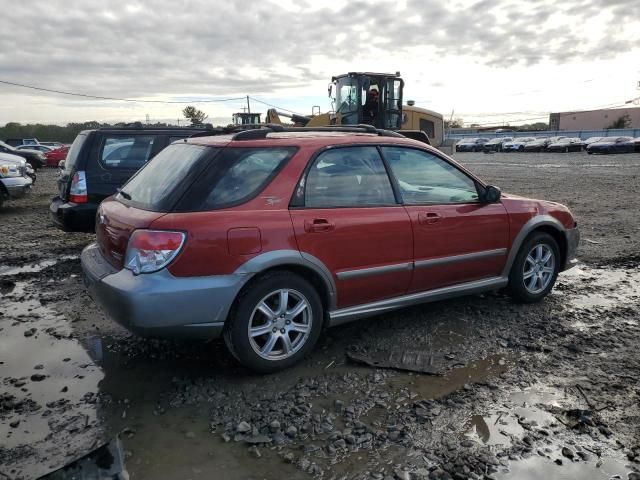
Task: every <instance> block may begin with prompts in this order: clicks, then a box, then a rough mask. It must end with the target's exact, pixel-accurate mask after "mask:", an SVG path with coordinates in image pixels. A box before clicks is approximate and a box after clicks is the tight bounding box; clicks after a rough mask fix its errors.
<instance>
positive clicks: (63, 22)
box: [0, 0, 640, 98]
mask: <svg viewBox="0 0 640 480" xmlns="http://www.w3.org/2000/svg"><path fill="white" fill-rule="evenodd" d="M636 2H637V0H608V1H607V2H606V3H605V2H602V1H601V0H573V1H570V0H561V1H552V0H529V1H522V0H521V1H517V0H479V1H475V0H456V1H454V2H448V3H445V2H441V1H440V0H404V1H402V0H401V1H396V0H381V1H364V0H350V1H349V2H340V3H330V2H327V3H325V2H322V3H317V2H311V1H310V0H307V2H306V3H305V2H304V1H303V0H301V1H300V3H298V2H296V3H291V4H290V5H281V2H280V1H276V0H272V1H260V2H240V1H237V2H229V1H222V0H220V1H212V0H171V1H169V0H154V1H153V2H152V1H150V0H149V1H145V2H143V1H136V0H110V1H109V2H98V1H88V0H47V1H45V0H42V1H38V2H36V5H34V3H33V2H12V8H10V9H9V8H6V9H4V11H3V28H2V29H0V45H1V46H2V48H0V65H1V68H0V72H1V73H0V79H5V80H9V81H15V82H20V83H27V84H34V85H37V86H42V87H46V88H53V89H58V90H68V91H75V92H81V93H86V94H93V95H103V96H112V97H129V98H138V97H162V98H171V97H172V96H177V95H181V96H189V95H192V96H203V95H228V96H237V95H245V94H254V95H257V94H264V95H270V94H274V93H278V92H280V93H282V92H285V91H288V90H291V89H302V88H304V87H305V86H307V87H308V86H309V85H310V84H313V83H319V82H327V81H328V80H329V78H330V76H331V75H333V74H339V73H343V72H342V71H336V70H335V68H336V66H337V65H340V66H347V68H348V69H354V67H351V66H350V65H363V64H367V65H369V67H368V68H367V69H369V70H376V69H379V68H375V67H376V65H378V64H384V65H385V66H387V65H391V68H389V69H390V70H393V71H395V70H401V71H403V70H404V69H406V68H407V67H406V65H408V63H407V62H411V61H412V59H420V62H422V64H423V65H424V69H425V70H427V71H429V73H430V76H431V77H432V78H434V79H437V78H438V72H437V71H432V70H429V69H430V67H431V65H432V64H434V63H437V62H438V61H439V60H441V59H443V58H455V57H460V58H467V59H472V61H473V62H474V63H478V64H483V65H486V66H489V67H491V68H495V69H501V68H510V67H511V66H513V65H521V66H535V65H538V64H541V63H543V62H544V63H549V62H550V63H557V64H564V63H571V62H575V63H580V62H585V61H591V60H594V59H598V58H613V57H615V56H616V55H618V53H621V52H629V51H630V50H632V49H634V48H638V47H637V45H638V44H639V42H640V17H638V16H637V15H636V14H635V12H636V10H637V8H635V7H636V6H637V5H636ZM34 12H38V14H37V15H34ZM394 62H397V65H396V64H394ZM403 62H404V63H403ZM410 66H411V67H413V66H414V65H413V64H411V65H410ZM7 93H8V94H10V95H15V94H16V93H19V90H18V89H16V88H11V89H7V88H6V87H2V88H1V89H0V94H4V95H5V96H6V95H7Z"/></svg>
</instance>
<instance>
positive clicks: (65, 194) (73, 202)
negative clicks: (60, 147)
mask: <svg viewBox="0 0 640 480" xmlns="http://www.w3.org/2000/svg"><path fill="white" fill-rule="evenodd" d="M207 130H208V128H207V127H204V126H202V127H163V128H145V127H143V126H135V127H122V128H118V127H110V128H99V129H97V130H85V131H83V132H80V134H78V136H77V137H76V139H75V141H74V142H73V144H72V145H71V147H70V148H69V151H68V152H67V156H66V160H63V162H64V166H63V169H62V171H61V173H60V177H59V178H58V195H57V196H56V197H54V198H53V200H52V202H51V204H50V205H49V210H50V214H51V219H52V220H53V222H54V224H55V225H56V226H57V227H58V228H60V229H62V230H64V231H68V232H90V231H93V229H94V226H95V217H96V210H97V208H98V205H99V204H100V202H101V201H102V200H104V199H105V198H107V197H108V196H110V195H113V194H114V193H116V190H117V189H118V188H119V187H121V186H122V185H123V184H124V183H125V182H126V181H127V180H129V178H131V176H132V175H133V174H134V173H136V172H137V171H138V170H139V169H140V167H142V166H143V165H144V164H145V163H147V162H148V161H149V160H150V159H151V158H153V157H154V156H155V155H156V154H157V153H158V152H160V151H161V150H162V149H164V148H165V147H166V146H167V145H169V144H170V143H171V142H173V141H176V140H183V139H185V138H187V137H189V136H191V135H193V134H196V133H202V132H206V131H207Z"/></svg>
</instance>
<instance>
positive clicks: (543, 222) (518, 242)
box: [502, 215, 568, 277]
mask: <svg viewBox="0 0 640 480" xmlns="http://www.w3.org/2000/svg"><path fill="white" fill-rule="evenodd" d="M537 232H544V233H548V234H549V235H551V236H552V237H553V239H554V240H555V241H556V242H557V243H558V248H559V249H560V265H561V268H560V270H561V271H562V269H563V268H562V266H564V265H565V262H566V260H567V249H568V241H567V235H566V229H565V228H564V226H563V225H562V224H561V223H560V222H559V221H558V220H557V219H556V218H554V217H552V216H551V215H538V216H535V217H533V218H531V219H530V220H529V221H528V222H527V223H525V224H524V225H523V226H522V228H521V229H520V232H518V235H516V238H515V239H514V241H513V243H512V245H511V249H510V251H509V256H508V257H507V262H506V264H505V266H504V270H503V271H502V276H503V277H508V276H509V272H510V271H511V267H512V266H513V262H514V261H515V259H516V255H517V254H518V252H519V251H520V247H522V244H523V243H524V242H525V240H526V239H527V238H529V237H530V236H531V235H532V234H533V233H537Z"/></svg>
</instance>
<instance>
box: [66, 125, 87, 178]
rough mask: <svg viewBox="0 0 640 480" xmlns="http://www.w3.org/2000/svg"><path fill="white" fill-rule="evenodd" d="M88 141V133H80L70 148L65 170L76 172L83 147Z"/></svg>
mask: <svg viewBox="0 0 640 480" xmlns="http://www.w3.org/2000/svg"><path fill="white" fill-rule="evenodd" d="M86 140H87V134H86V133H79V134H78V136H77V137H76V139H75V140H74V141H73V143H72V144H71V147H69V151H68V152H67V158H66V159H65V161H64V169H65V170H66V171H68V172H70V171H72V170H75V166H76V163H78V158H79V157H80V150H82V146H83V145H84V142H85V141H86Z"/></svg>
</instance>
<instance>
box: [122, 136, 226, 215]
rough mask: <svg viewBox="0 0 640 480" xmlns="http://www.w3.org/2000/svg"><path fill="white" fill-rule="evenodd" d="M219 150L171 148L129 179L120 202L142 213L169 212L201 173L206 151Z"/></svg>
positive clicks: (195, 146)
mask: <svg viewBox="0 0 640 480" xmlns="http://www.w3.org/2000/svg"><path fill="white" fill-rule="evenodd" d="M215 150H216V149H212V148H206V147H202V146H199V145H190V144H182V145H181V144H177V145H169V146H168V147H167V148H165V149H164V150H162V151H161V152H160V153H159V154H158V155H156V157H155V158H154V159H153V162H149V163H148V164H147V165H146V166H145V167H144V168H143V169H141V170H140V171H139V172H138V173H137V174H136V175H135V176H133V177H132V178H131V180H129V181H128V182H127V183H126V184H125V186H124V187H122V191H121V192H120V194H119V195H118V200H120V201H121V202H122V203H125V204H132V205H133V206H135V207H138V208H142V209H143V210H151V211H155V212H167V211H169V210H170V209H171V207H172V206H173V205H174V204H175V202H176V199H177V198H179V197H180V196H181V195H182V193H183V192H184V190H185V189H186V188H187V187H188V186H189V185H190V184H191V182H192V181H193V178H192V177H194V176H195V175H197V173H198V170H199V169H198V168H197V164H198V163H199V162H200V160H201V159H202V158H203V157H204V156H205V152H212V151H213V152H212V154H215Z"/></svg>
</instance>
